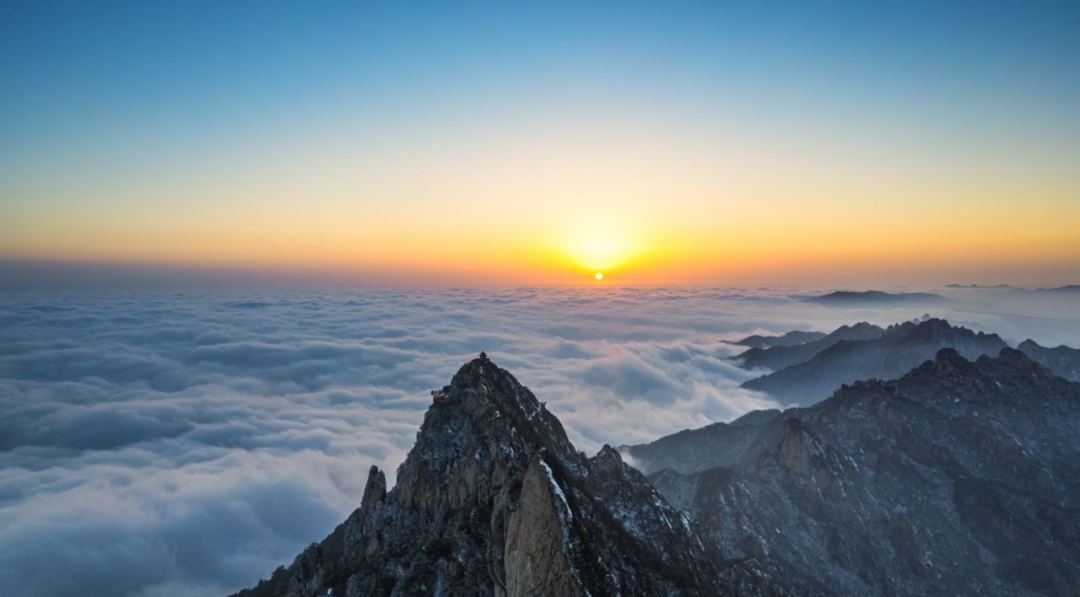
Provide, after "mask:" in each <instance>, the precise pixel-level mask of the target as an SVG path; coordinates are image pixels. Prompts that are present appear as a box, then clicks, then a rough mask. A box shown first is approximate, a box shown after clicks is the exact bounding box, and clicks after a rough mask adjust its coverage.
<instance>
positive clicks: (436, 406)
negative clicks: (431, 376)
mask: <svg viewBox="0 0 1080 597" xmlns="http://www.w3.org/2000/svg"><path fill="white" fill-rule="evenodd" d="M432 396H433V399H432V404H431V407H430V408H429V409H428V411H427V413H426V414H425V415H424V422H423V424H422V425H421V427H420V431H419V432H418V433H417V436H416V444H415V445H414V446H413V448H412V450H410V452H409V454H408V456H407V457H406V458H405V462H403V463H402V465H401V467H400V468H399V469H398V474H397V486H396V487H394V488H393V489H392V490H391V491H387V490H386V479H385V477H384V475H383V474H382V472H381V471H379V470H378V469H377V468H375V467H372V468H371V470H370V471H369V475H368V482H367V487H366V488H365V490H364V497H363V500H362V502H361V505H360V508H359V509H357V510H356V511H355V512H353V514H352V515H351V516H350V517H349V518H348V519H347V520H346V521H345V522H344V523H342V524H341V525H339V526H338V528H337V529H335V530H334V532H333V533H332V534H331V535H330V536H329V537H327V538H326V539H325V540H323V542H322V543H320V544H317V545H312V546H311V547H309V548H308V549H307V550H305V551H304V552H303V553H302V554H300V556H298V557H297V559H296V561H294V562H293V564H292V565H291V566H290V567H288V568H285V567H282V568H279V569H278V571H276V572H275V573H274V574H273V576H272V577H271V578H270V580H268V581H264V582H261V583H260V584H259V585H258V586H256V587H254V588H253V589H250V590H247V591H243V592H241V593H240V595H242V596H243V597H285V596H286V595H288V596H289V597H293V596H296V597H317V596H321V595H326V594H327V592H326V591H327V589H332V590H333V594H334V595H339V594H341V595H350V596H363V597H368V596H372V597H373V596H376V595H390V594H394V595H430V594H442V595H446V596H448V597H465V596H473V595H487V596H490V597H511V596H513V595H535V594H551V595H568V596H569V595H573V596H576V597H585V596H586V595H590V594H591V595H623V596H624V597H646V596H648V595H671V596H676V595H686V596H687V597H689V596H690V595H720V594H726V593H732V592H733V593H735V594H755V595H759V594H762V593H763V592H765V593H766V594H767V592H768V590H770V589H769V587H771V581H770V580H769V579H768V577H767V576H765V575H764V574H763V573H762V571H760V570H757V569H754V568H752V567H747V566H742V565H734V567H732V566H726V565H725V568H723V569H721V568H719V567H718V565H717V562H720V558H718V557H716V556H715V554H713V553H712V552H711V551H709V549H712V548H706V546H705V544H704V543H703V542H702V541H701V539H700V537H699V535H698V534H697V532H696V531H695V530H694V525H693V524H692V523H691V521H690V520H688V519H687V518H685V517H683V516H682V515H681V514H680V513H679V512H678V511H677V510H675V509H674V508H672V507H671V506H670V505H669V504H668V503H667V502H666V501H665V500H664V498H663V497H661V496H660V495H659V494H658V493H657V492H656V490H655V489H653V488H652V486H651V485H649V483H648V481H647V480H646V479H645V477H644V476H643V475H642V474H641V473H639V472H638V471H636V470H634V469H633V468H631V467H629V466H628V465H626V464H625V463H623V462H622V458H621V457H620V455H619V454H618V452H616V451H615V450H614V449H613V448H611V447H610V446H605V448H604V449H603V450H601V451H600V453H599V454H598V455H597V456H596V457H594V458H592V459H588V458H586V457H585V456H584V454H582V453H580V452H578V451H577V450H575V449H574V447H573V445H572V444H571V443H570V441H569V440H568V439H567V437H566V433H565V432H564V431H563V428H562V425H561V424H560V423H559V421H558V419H556V418H555V416H554V415H552V414H551V413H550V412H548V410H547V409H546V408H545V407H544V405H543V403H541V402H539V401H538V400H537V399H536V397H535V396H534V395H533V393H532V392H531V391H529V389H528V388H526V387H525V386H523V385H521V383H520V382H518V380H517V379H515V378H514V376H513V375H511V374H510V373H509V372H508V371H506V370H505V369H502V368H500V367H498V366H497V365H496V364H495V363H493V362H491V360H490V359H489V358H487V355H486V354H482V355H481V356H480V357H478V358H476V359H473V360H471V361H469V362H467V363H465V365H464V366H462V367H461V368H460V369H459V370H458V372H457V373H456V374H455V375H454V376H453V378H452V380H451V382H450V384H449V385H447V386H446V387H444V388H442V389H441V390H437V391H435V392H432ZM540 587H542V588H543V589H542V591H541V592H540V593H537V589H538V588H540ZM732 587H734V588H738V589H739V590H731V589H732ZM741 587H747V588H746V590H745V592H744V591H743V589H742V588H741Z"/></svg>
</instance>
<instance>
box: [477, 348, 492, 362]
mask: <svg viewBox="0 0 1080 597" xmlns="http://www.w3.org/2000/svg"><path fill="white" fill-rule="evenodd" d="M479 361H480V362H481V363H490V362H491V360H490V359H488V356H487V353H486V352H484V351H482V350H481V351H480V359H479Z"/></svg>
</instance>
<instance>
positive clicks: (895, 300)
mask: <svg viewBox="0 0 1080 597" xmlns="http://www.w3.org/2000/svg"><path fill="white" fill-rule="evenodd" d="M945 300H946V299H945V297H943V296H941V295H940V294H933V293H930V292H901V293H896V294H892V293H888V292H881V291H880V290H867V291H865V292H856V291H852V290H840V291H837V292H830V293H829V294H823V295H821V296H815V297H811V298H808V299H806V302H808V303H817V304H819V305H826V306H829V307H875V306H882V305H911V304H917V303H939V302H944V301H945Z"/></svg>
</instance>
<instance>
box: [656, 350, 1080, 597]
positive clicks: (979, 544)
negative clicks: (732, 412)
mask: <svg viewBox="0 0 1080 597" xmlns="http://www.w3.org/2000/svg"><path fill="white" fill-rule="evenodd" d="M1078 431H1080V384H1075V383H1071V382H1069V381H1067V380H1065V379H1062V378H1060V377H1057V376H1055V375H1053V374H1052V373H1051V372H1050V371H1049V370H1048V369H1046V368H1045V367H1043V366H1042V365H1039V364H1037V363H1035V362H1033V361H1032V360H1030V359H1029V358H1027V357H1026V356H1025V355H1024V354H1023V353H1021V352H1019V351H1017V350H1013V349H1008V348H1006V349H1004V350H1002V351H1001V353H1000V356H998V357H996V358H990V357H986V356H983V357H980V358H978V359H977V360H976V361H975V362H971V361H968V360H966V359H964V358H963V357H962V356H961V355H960V354H959V353H958V352H957V351H956V350H953V349H945V350H941V351H939V352H938V354H937V355H936V357H935V358H934V359H933V360H932V361H928V362H925V363H923V364H922V365H921V366H919V367H917V368H916V369H914V370H913V371H911V372H910V373H908V374H907V375H905V376H903V377H902V378H900V379H899V380H896V381H890V382H881V381H871V382H859V383H856V384H854V385H853V386H844V387H843V388H841V389H840V390H839V391H838V392H837V393H836V394H835V395H834V396H832V397H831V398H830V399H828V400H826V401H824V402H821V403H819V404H817V405H815V406H812V407H809V408H804V409H791V410H788V411H785V412H784V413H783V415H781V416H776V415H769V416H768V417H767V422H765V423H764V424H763V425H762V426H760V427H759V428H758V432H757V435H756V437H755V438H754V439H753V440H752V441H750V442H749V443H748V444H746V445H745V446H744V447H742V448H741V449H740V450H738V451H737V453H732V454H729V459H730V460H731V461H733V462H736V464H734V465H732V466H729V467H717V468H711V469H708V470H703V471H699V472H696V473H693V474H682V473H679V472H676V471H674V470H670V469H669V470H663V471H659V472H655V473H652V474H650V476H649V478H650V480H652V481H653V483H654V484H655V485H656V486H657V487H658V488H659V489H660V491H661V492H662V493H663V494H664V495H665V496H666V497H667V498H668V500H669V501H670V502H671V503H672V504H675V505H676V506H678V507H680V508H684V509H687V510H689V511H690V512H692V513H693V515H694V517H695V518H696V519H697V520H698V521H700V522H701V523H702V524H703V525H704V527H705V528H706V529H708V533H709V536H710V537H711V539H712V540H713V541H715V542H716V543H717V544H718V545H719V546H720V548H721V549H722V550H723V551H724V552H725V553H726V554H728V555H729V556H732V555H734V556H740V555H741V556H744V557H749V558H753V559H754V560H755V561H756V562H758V563H759V564H760V565H761V566H762V567H763V568H764V569H765V570H766V571H768V573H769V575H770V577H771V578H776V579H782V580H783V582H784V583H785V584H791V585H793V586H794V587H795V592H797V593H799V594H805V595H821V596H826V595H837V596H839V595H872V596H896V597H907V596H915V595H1002V596H1035V595H1043V596H1054V597H1067V596H1076V595H1080V444H1078V443H1077V440H1076V438H1077V433H1078ZM721 435H722V434H718V433H712V434H705V433H703V434H700V435H698V436H696V437H697V438H698V439H699V440H700V442H699V443H698V445H695V446H692V451H696V452H705V451H708V450H709V449H710V446H713V445H715V446H716V447H717V448H716V449H717V450H719V451H724V450H729V448H730V445H731V440H730V439H727V438H723V437H721ZM665 439H667V438H665ZM661 441H664V440H661ZM740 441H741V440H740ZM656 443H660V442H656ZM688 445H689V442H688V441H686V439H685V438H684V439H683V441H682V443H681V444H679V445H677V446H675V447H678V448H680V449H684V450H689V447H688ZM665 457H667V458H670V459H677V458H678V454H677V453H674V452H669V453H668V454H666V455H665ZM695 458H696V456H695V455H694V453H688V454H687V456H686V459H687V460H688V461H692V460H694V459H695Z"/></svg>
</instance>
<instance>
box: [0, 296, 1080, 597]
mask: <svg viewBox="0 0 1080 597" xmlns="http://www.w3.org/2000/svg"><path fill="white" fill-rule="evenodd" d="M801 292H807V289H784V288H781V289H758V290H753V291H750V290H746V289H705V288H676V289H663V288H644V289H635V288H623V289H618V288H601V289H507V290H490V289H489V290H440V291H419V290H417V291H408V292H397V291H371V292H332V293H318V292H289V293H260V294H242V295H241V294H227V293H212V294H144V295H137V294H125V295H83V296H80V295H23V296H14V295H7V296H0V586H3V587H5V594H7V595H12V596H14V597H20V596H24V595H25V596H30V595H56V596H60V597H62V596H65V595H81V596H95V595H102V596H106V595H107V596H116V595H131V596H157V595H163V596H164V595H169V596H181V597H183V596H195V595H203V596H207V595H215V594H225V593H228V592H231V591H233V590H236V589H238V588H240V587H243V586H246V585H250V584H253V583H254V582H255V581H256V580H257V579H258V578H260V577H264V576H266V575H267V574H268V573H269V572H270V571H271V570H272V569H273V568H275V567H276V566H278V565H280V564H283V563H288V561H289V559H290V558H291V557H292V556H294V555H295V554H296V553H298V552H299V551H300V549H302V547H303V546H304V545H306V544H307V543H310V542H312V541H316V540H319V539H321V538H322V537H323V536H324V535H325V534H326V533H328V532H329V531H330V530H332V528H333V527H334V525H336V524H337V523H339V522H340V521H341V520H343V519H344V518H345V516H346V515H347V514H348V513H349V512H350V511H351V510H352V509H353V508H355V507H356V506H357V504H358V503H359V499H360V495H361V493H362V490H363V484H364V482H365V480H366V479H365V474H366V470H367V467H368V466H370V465H371V464H377V465H379V466H380V467H382V468H384V469H387V470H388V471H390V472H391V473H392V471H393V470H394V469H395V468H396V466H397V465H398V464H399V463H400V462H401V460H402V459H403V458H404V455H405V453H406V452H407V451H408V449H409V448H410V447H411V445H412V443H413V440H414V438H415V433H416V429H417V427H418V426H419V423H420V422H421V420H422V417H423V412H424V410H426V408H427V405H428V403H429V401H430V395H429V391H430V390H432V389H435V388H439V387H441V386H443V385H445V384H446V383H447V382H448V380H449V378H450V376H451V375H452V374H453V373H454V371H456V369H457V368H458V367H459V366H460V365H461V364H462V363H463V362H465V361H466V360H467V359H469V358H472V357H473V356H475V355H476V354H477V353H479V352H480V351H481V350H485V351H487V352H488V353H489V354H490V355H491V356H492V359H493V360H495V361H496V362H497V363H498V364H499V365H501V366H503V367H505V368H507V369H509V370H510V371H511V372H513V373H514V374H515V375H516V376H517V377H518V378H519V379H520V380H521V381H522V382H523V383H525V384H526V385H528V386H529V387H530V388H532V389H533V391H534V392H535V393H536V394H537V395H538V396H539V397H540V399H541V400H544V401H546V402H547V404H548V408H549V409H550V410H551V411H552V412H554V413H555V414H556V415H557V416H559V418H560V419H561V420H562V421H563V423H564V425H565V426H566V427H567V431H568V433H569V435H570V437H571V439H572V440H573V441H574V442H575V444H576V445H577V446H578V447H579V448H581V449H583V450H586V451H588V452H594V451H596V450H597V449H598V448H599V447H600V446H601V445H603V444H604V443H611V444H615V445H618V444H623V443H637V442H643V441H649V440H651V439H655V438H656V437H659V436H661V435H665V434H668V433H672V432H674V431H677V430H680V429H684V428H687V427H699V426H701V425H704V424H707V423H709V422H711V421H717V420H728V419H731V418H734V417H736V416H739V415H741V414H742V413H744V412H746V411H748V410H751V409H756V408H765V407H772V406H776V405H775V404H773V403H772V402H771V401H770V400H769V399H768V397H766V396H764V395H760V394H754V393H751V392H747V391H744V390H741V389H739V388H738V387H737V386H738V384H739V383H741V382H742V381H744V380H746V379H748V378H749V377H750V374H748V373H747V372H745V371H742V370H741V369H738V368H737V367H734V366H733V365H732V363H731V362H730V360H729V357H730V356H732V355H733V354H735V353H736V352H737V350H736V348H737V347H732V346H729V345H726V344H723V343H721V342H720V340H722V339H730V338H736V337H740V336H742V335H746V334H749V333H758V332H783V331H788V330H790V329H814V330H822V331H828V330H831V329H833V328H835V327H836V326H838V325H841V324H844V323H852V322H853V321H858V320H869V321H871V322H873V323H878V324H888V323H893V322H896V321H900V320H904V319H910V318H913V317H917V316H919V315H921V314H922V313H923V309H903V308H901V309H891V310H873V309H857V310H855V309H831V308H827V307H819V306H814V305H807V304H805V303H801V302H799V301H797V300H793V299H791V298H788V297H789V296H791V295H792V294H798V293H801ZM951 296H952V298H953V299H954V300H953V301H952V302H950V303H948V304H946V305H944V306H942V307H941V308H940V309H937V310H935V311H933V312H932V314H933V315H936V316H944V317H947V318H949V319H951V320H952V321H954V322H955V323H959V324H964V325H968V326H969V327H974V328H976V329H988V330H992V331H998V332H1002V333H1003V334H1004V335H1005V336H1006V337H1009V338H1012V339H1014V340H1016V339H1023V338H1025V337H1029V336H1032V337H1035V339H1036V340H1039V341H1040V342H1041V343H1044V344H1056V343H1062V342H1064V343H1069V344H1072V345H1074V346H1075V345H1078V344H1080V342H1078V341H1077V340H1080V321H1078V319H1077V318H1076V317H1075V316H1073V314H1074V313H1077V312H1078V311H1077V310H1076V309H1075V307H1076V305H1075V304H1073V303H1070V304H1064V305H1047V304H1043V305H1038V304H1035V303H1032V302H1031V301H1032V300H1035V299H1032V298H1030V297H1027V298H1025V296H1021V295H1019V294H1007V293H1004V292H996V291H973V290H962V291H960V290H958V291H954V292H953V293H952V295H951ZM1025 301H1027V302H1025ZM1055 309H1057V310H1056V311H1055Z"/></svg>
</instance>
